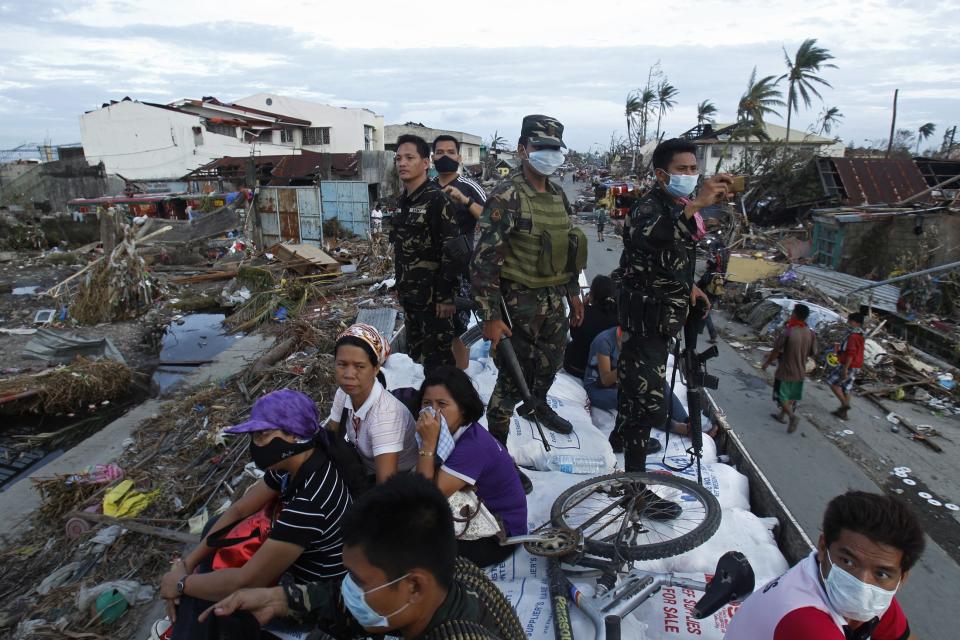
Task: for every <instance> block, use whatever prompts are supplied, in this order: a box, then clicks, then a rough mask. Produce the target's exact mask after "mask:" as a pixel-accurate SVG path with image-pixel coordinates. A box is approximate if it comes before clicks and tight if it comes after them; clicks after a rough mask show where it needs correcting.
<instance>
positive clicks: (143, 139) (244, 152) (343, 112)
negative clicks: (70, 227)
mask: <svg viewBox="0 0 960 640" xmlns="http://www.w3.org/2000/svg"><path fill="white" fill-rule="evenodd" d="M242 102H243V104H241V103H240V102H237V103H233V104H225V103H222V102H220V101H219V100H217V99H216V98H209V97H207V98H203V99H202V100H189V99H187V100H179V101H177V102H174V103H171V104H169V105H162V104H153V103H148V102H137V101H133V100H130V99H129V98H127V99H124V100H123V101H120V102H111V103H109V104H105V105H103V107H102V108H100V109H97V110H96V111H90V112H88V113H85V114H83V115H82V116H81V117H80V133H81V140H82V143H83V148H84V152H85V154H86V157H87V160H88V161H89V162H90V163H91V164H96V163H98V162H101V161H102V162H103V163H104V165H105V166H106V169H107V172H108V173H115V174H119V175H122V176H123V177H125V178H129V179H132V180H149V179H157V180H169V179H178V178H181V177H182V176H185V175H186V174H188V173H190V172H191V171H193V170H194V169H196V168H198V167H201V166H203V165H205V164H207V163H208V162H210V161H212V160H216V159H218V158H222V157H225V156H249V155H251V154H254V153H255V154H257V155H295V154H299V153H300V150H301V149H307V150H310V151H318V152H327V153H356V152H357V151H361V150H364V149H370V148H374V149H380V150H382V149H383V117H382V116H378V115H376V114H374V113H373V112H371V111H368V110H367V109H346V108H340V107H332V106H330V105H323V104H317V103H310V102H306V101H303V100H294V99H290V98H283V97H282V96H275V95H272V94H257V95H254V96H250V97H249V98H245V99H244V100H243V101H242ZM281 103H282V106H280V105H281ZM273 107H276V108H273ZM285 108H289V109H290V110H291V111H294V112H296V113H295V114H291V113H285V112H284V111H283V109H285ZM297 114H302V115H303V116H304V117H300V115H297Z"/></svg>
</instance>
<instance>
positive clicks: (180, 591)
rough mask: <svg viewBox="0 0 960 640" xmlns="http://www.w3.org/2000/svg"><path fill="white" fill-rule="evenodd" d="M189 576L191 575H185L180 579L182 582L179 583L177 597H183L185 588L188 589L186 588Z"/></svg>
mask: <svg viewBox="0 0 960 640" xmlns="http://www.w3.org/2000/svg"><path fill="white" fill-rule="evenodd" d="M189 575H190V574H189V573H185V574H183V577H182V578H180V580H178V581H177V595H178V596H182V595H183V590H184V588H186V586H187V577H188V576H189Z"/></svg>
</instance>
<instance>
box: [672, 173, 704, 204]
mask: <svg viewBox="0 0 960 640" xmlns="http://www.w3.org/2000/svg"><path fill="white" fill-rule="evenodd" d="M699 179H700V174H697V173H695V174H693V175H692V176H688V175H686V174H681V173H671V174H670V182H668V183H667V184H666V185H665V186H664V189H666V190H667V193H669V194H670V195H672V196H673V197H674V198H686V197H687V196H689V195H690V194H691V193H693V190H694V189H696V188H697V181H698V180H699Z"/></svg>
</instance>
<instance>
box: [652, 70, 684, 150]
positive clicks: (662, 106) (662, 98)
mask: <svg viewBox="0 0 960 640" xmlns="http://www.w3.org/2000/svg"><path fill="white" fill-rule="evenodd" d="M678 93H680V92H679V91H678V90H677V88H676V87H675V86H673V85H672V84H670V83H669V82H668V81H667V80H666V79H664V80H661V81H660V84H658V85H657V136H656V137H657V140H659V139H660V121H661V120H662V119H663V114H664V113H666V112H667V111H669V110H670V109H673V107H674V105H676V104H677V103H676V101H675V100H674V98H675V97H676V96H677V94H678Z"/></svg>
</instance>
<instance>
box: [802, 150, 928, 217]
mask: <svg viewBox="0 0 960 640" xmlns="http://www.w3.org/2000/svg"><path fill="white" fill-rule="evenodd" d="M816 164H817V172H818V173H819V175H820V182H821V183H822V184H823V190H824V193H825V194H826V195H827V196H830V197H833V198H835V199H837V200H838V201H839V202H840V203H841V204H844V205H847V206H861V205H876V204H888V205H892V204H895V203H897V202H900V201H901V200H905V199H906V198H909V197H910V196H912V195H914V194H917V193H920V192H921V191H923V190H924V189H926V188H928V186H929V185H928V184H927V181H926V180H924V178H923V175H922V174H921V173H920V170H919V169H918V168H917V165H916V164H914V162H913V161H912V160H892V159H881V158H817V159H816ZM927 199H929V196H928V197H927Z"/></svg>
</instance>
